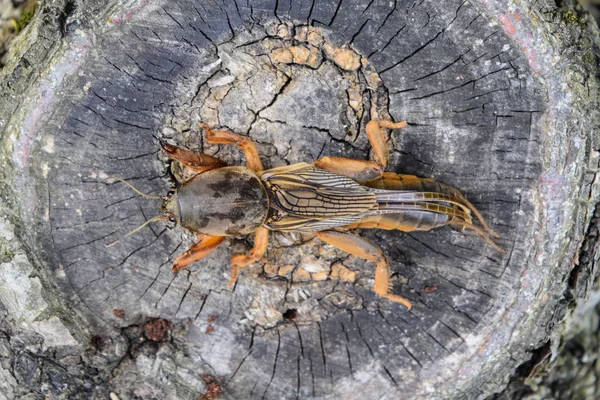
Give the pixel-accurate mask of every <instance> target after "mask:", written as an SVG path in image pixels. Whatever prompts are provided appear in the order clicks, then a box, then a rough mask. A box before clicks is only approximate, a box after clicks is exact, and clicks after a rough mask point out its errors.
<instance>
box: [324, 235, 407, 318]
mask: <svg viewBox="0 0 600 400" xmlns="http://www.w3.org/2000/svg"><path fill="white" fill-rule="evenodd" d="M317 236H318V237H319V239H321V240H323V241H324V242H325V243H329V244H330V245H332V246H334V247H337V248H338V249H340V250H344V251H346V252H348V253H350V254H352V255H354V256H357V257H360V258H362V259H365V260H369V261H375V262H376V263H377V269H376V270H375V285H374V288H373V289H374V291H375V293H377V294H378V295H379V296H381V297H384V298H386V299H388V300H391V301H395V302H396V303H400V304H402V305H404V306H405V307H406V308H408V309H409V310H410V308H411V307H412V303H411V302H410V301H409V300H408V299H406V298H404V297H402V296H397V295H395V294H391V293H390V291H391V289H392V283H391V282H390V275H391V270H390V264H389V263H388V261H387V258H386V257H385V254H383V251H382V250H381V249H380V248H379V246H377V245H375V244H373V243H371V242H369V241H367V240H366V239H363V238H361V237H360V236H358V235H353V234H351V233H345V232H336V231H322V232H317Z"/></svg>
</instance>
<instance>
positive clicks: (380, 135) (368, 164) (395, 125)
mask: <svg viewBox="0 0 600 400" xmlns="http://www.w3.org/2000/svg"><path fill="white" fill-rule="evenodd" d="M405 126H406V121H401V122H392V121H383V120H373V121H370V122H369V123H368V124H367V126H366V128H365V130H366V132H367V136H368V137H369V142H370V143H371V146H372V147H373V151H374V152H375V156H376V157H377V161H364V160H354V159H351V158H343V157H323V158H320V159H318V160H317V161H315V162H314V163H313V165H314V166H315V167H318V168H321V169H324V170H326V171H329V172H333V173H335V174H339V175H344V176H347V177H348V178H352V179H354V180H357V181H363V180H369V179H375V178H378V177H380V176H381V175H383V172H384V171H385V169H386V168H387V165H388V162H389V159H390V156H389V153H388V149H387V144H386V138H387V135H386V133H385V131H384V130H383V129H384V128H389V129H399V128H403V127H405Z"/></svg>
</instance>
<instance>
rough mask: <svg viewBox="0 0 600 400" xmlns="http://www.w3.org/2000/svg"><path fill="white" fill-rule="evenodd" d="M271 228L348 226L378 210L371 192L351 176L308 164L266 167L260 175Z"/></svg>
mask: <svg viewBox="0 0 600 400" xmlns="http://www.w3.org/2000/svg"><path fill="white" fill-rule="evenodd" d="M261 178H262V179H263V182H265V184H266V187H267V191H268V193H269V200H270V208H271V212H270V214H269V216H268V217H267V221H266V222H265V225H266V226H267V227H268V228H270V229H274V230H281V231H291V230H294V231H300V232H315V231H321V230H325V229H330V228H334V227H338V226H344V225H348V224H350V223H352V222H355V221H357V220H359V219H360V218H362V216H364V215H365V214H366V213H368V212H369V211H374V210H376V209H377V200H376V197H375V194H374V193H371V192H370V191H369V189H368V188H365V187H363V186H361V185H359V184H358V183H356V182H355V181H353V180H352V179H350V178H347V177H345V176H341V175H337V174H333V173H331V172H327V171H324V170H322V169H319V168H316V167H313V166H311V165H308V164H300V165H299V166H292V168H280V169H276V170H269V171H267V172H266V173H264V174H263V175H262V177H261Z"/></svg>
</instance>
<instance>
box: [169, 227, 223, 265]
mask: <svg viewBox="0 0 600 400" xmlns="http://www.w3.org/2000/svg"><path fill="white" fill-rule="evenodd" d="M225 239H226V237H225V236H208V235H205V234H203V233H201V234H199V235H198V238H197V239H196V242H195V243H194V244H193V245H192V246H191V247H190V248H189V249H188V251H186V252H185V253H183V254H182V255H180V256H179V257H177V259H176V260H175V262H174V263H173V268H172V270H173V272H178V271H180V270H182V269H183V268H185V267H187V266H188V265H190V264H191V263H193V262H196V261H198V260H201V259H203V258H204V257H206V256H207V255H208V254H210V252H212V251H213V250H215V249H216V248H217V247H219V246H220V245H221V243H223V242H224V241H225Z"/></svg>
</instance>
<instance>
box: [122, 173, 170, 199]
mask: <svg viewBox="0 0 600 400" xmlns="http://www.w3.org/2000/svg"><path fill="white" fill-rule="evenodd" d="M111 179H114V180H116V181H121V182H123V183H124V184H126V185H127V186H129V187H130V188H131V189H132V190H133V191H134V192H136V193H137V194H139V195H140V196H142V197H144V198H146V199H152V200H157V199H162V196H151V195H149V194H146V193H144V192H142V191H141V190H139V189H138V188H136V187H135V186H133V185H132V184H131V183H129V182H127V181H126V180H125V179H123V178H117V177H111Z"/></svg>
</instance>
